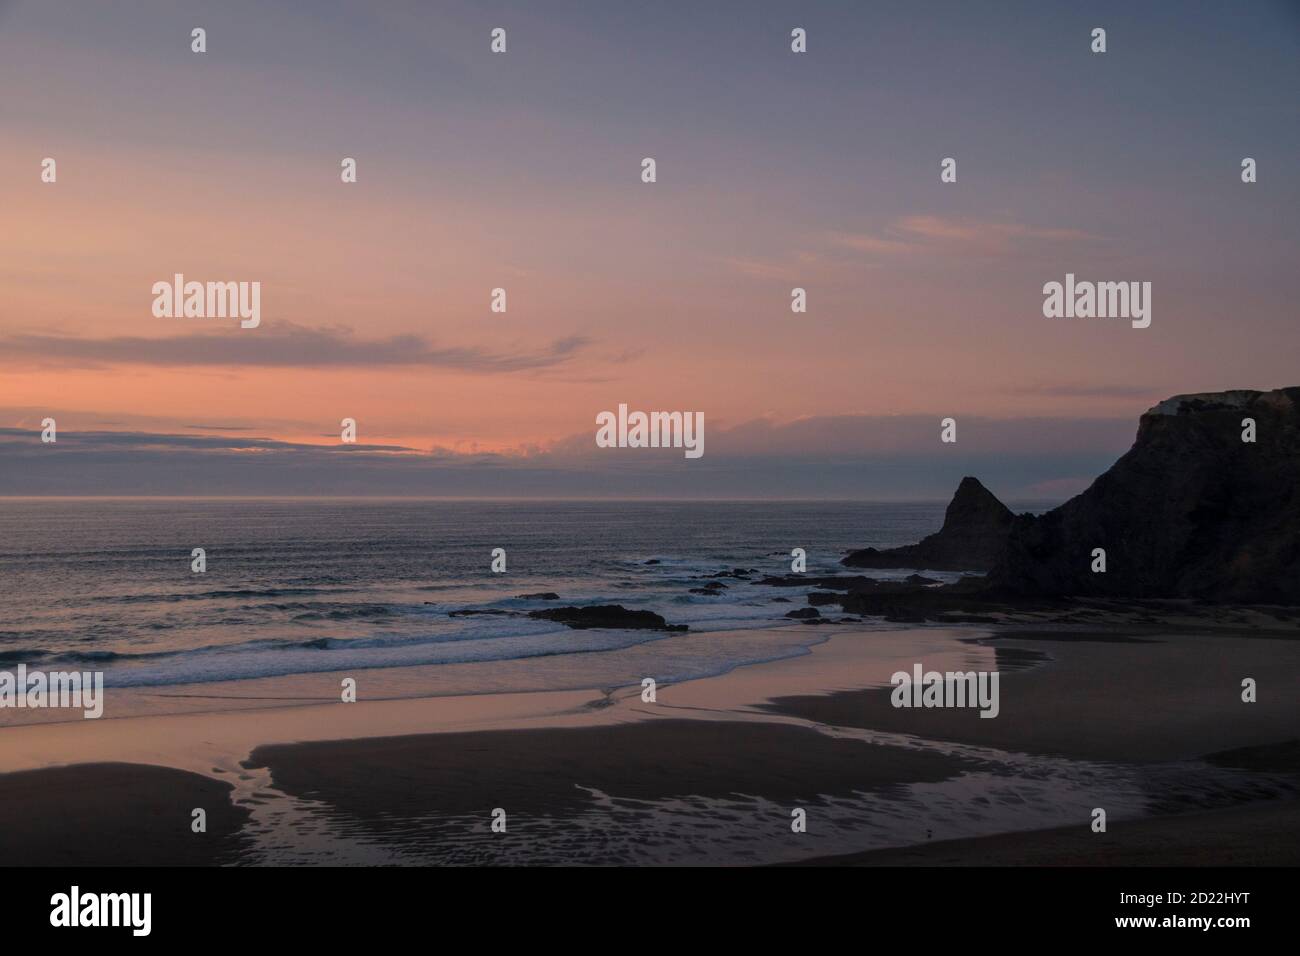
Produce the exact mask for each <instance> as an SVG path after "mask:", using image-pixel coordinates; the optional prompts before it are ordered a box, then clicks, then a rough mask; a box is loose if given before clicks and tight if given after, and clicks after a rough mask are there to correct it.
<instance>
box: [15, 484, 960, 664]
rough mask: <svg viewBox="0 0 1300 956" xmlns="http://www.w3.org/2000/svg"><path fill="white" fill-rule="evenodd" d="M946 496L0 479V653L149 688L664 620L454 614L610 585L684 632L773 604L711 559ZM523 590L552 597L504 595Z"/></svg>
mask: <svg viewBox="0 0 1300 956" xmlns="http://www.w3.org/2000/svg"><path fill="white" fill-rule="evenodd" d="M944 507H945V504H944V503H942V502H928V503H909V504H880V503H862V502H844V503H809V502H773V503H753V502H722V503H716V502H707V503H706V502H617V501H610V502H571V501H559V502H517V501H511V502H504V501H442V500H439V501H433V500H423V501H412V500H374V499H312V500H307V499H219V500H218V499H7V500H4V501H0V581H3V588H2V590H0V666H6V665H16V664H17V663H26V664H27V665H28V666H29V667H42V668H55V667H57V668H75V669H83V670H102V671H103V672H104V675H105V685H106V686H109V687H146V686H159V685H170V684H182V683H195V682H209V681H226V680H236V679H245V678H257V677H276V676H283V675H288V674H303V673H316V672H323V671H339V670H353V669H371V668H393V667H402V666H410V665H438V664H453V663H464V662H484V661H520V660H527V659H530V658H536V657H542V656H551V655H565V654H578V653H582V652H590V651H606V650H618V649H622V648H627V647H630V646H632V645H637V644H643V643H648V642H654V641H658V640H661V639H663V638H664V637H665V636H666V634H665V633H664V632H657V631H635V630H573V629H570V628H568V627H566V626H564V625H559V624H555V623H552V622H548V621H541V620H535V619H530V618H527V617H521V616H514V615H507V614H500V615H494V614H488V615H474V616H465V617H453V616H450V615H449V612H452V611H460V610H471V609H473V610H491V611H506V612H526V611H528V610H532V609H536V608H543V607H554V606H558V605H569V604H606V603H608V604H622V605H624V606H625V607H628V608H643V609H648V610H652V611H655V612H657V613H659V614H661V615H663V616H664V617H665V618H666V619H667V620H668V621H669V623H672V624H685V625H688V626H689V628H690V631H691V632H692V633H708V632H715V631H724V630H733V629H737V628H763V627H775V626H778V625H789V624H790V622H789V621H788V620H785V619H784V618H783V615H784V613H785V612H786V611H787V610H789V605H785V604H782V603H773V601H772V598H773V597H775V596H778V595H779V594H780V593H781V592H780V591H779V590H778V589H774V588H771V587H767V586H760V585H757V584H755V583H750V582H748V581H743V580H739V579H735V578H725V579H717V580H722V581H723V582H724V583H725V584H726V588H725V589H719V591H718V593H717V594H716V595H702V594H692V593H690V591H691V589H692V588H699V587H700V586H701V585H702V584H703V583H705V579H706V578H707V577H708V576H709V575H713V574H716V573H718V572H720V571H726V570H730V569H735V568H747V569H755V570H756V571H758V572H760V573H759V574H755V575H753V576H752V577H753V578H755V579H757V578H758V577H760V576H761V575H762V574H782V573H786V572H788V571H789V570H790V561H791V558H790V552H791V549H792V548H796V547H800V548H803V549H805V551H806V552H807V562H808V573H809V574H816V573H834V572H836V571H839V570H842V568H840V566H839V564H838V561H839V559H840V557H841V556H842V555H843V553H844V552H845V551H846V550H849V549H852V548H858V547H864V546H868V545H870V546H876V547H889V546H893V545H898V544H906V543H909V542H914V541H917V540H919V539H920V538H921V537H923V536H924V535H926V534H929V533H931V532H933V531H935V530H937V529H938V528H939V526H940V525H941V524H942V521H943V511H944ZM194 548H203V549H204V551H205V556H206V570H205V571H204V572H203V573H196V572H194V571H192V570H191V553H192V550H193V549H194ZM495 548H503V549H504V550H505V552H506V571H505V572H504V573H494V572H492V571H491V569H490V565H491V558H492V551H493V549H495ZM872 573H873V574H877V575H879V576H881V577H890V576H891V575H892V574H893V573H892V572H872ZM902 573H905V572H902ZM893 576H897V575H893ZM937 576H938V577H941V578H944V579H950V578H952V577H955V576H954V575H937ZM538 592H555V593H556V594H558V595H559V597H560V600H559V601H544V600H538V599H535V598H532V599H530V598H525V597H521V595H526V594H535V593H538ZM797 603H802V602H801V601H797ZM809 630H812V629H809ZM795 652H797V651H795V650H792V649H791V647H790V646H789V645H788V644H785V645H774V646H773V647H771V648H770V649H769V651H767V652H765V651H764V650H763V649H762V648H761V646H756V645H754V644H753V643H743V644H738V645H737V646H735V647H722V646H715V647H713V648H711V649H710V653H708V654H701V655H694V656H691V657H690V658H689V659H688V660H682V661H680V662H679V666H680V668H681V670H680V672H677V673H666V674H661V677H662V678H663V679H666V680H681V679H687V678H692V677H701V676H706V675H710V674H717V673H722V672H724V671H726V670H728V669H730V668H732V667H734V666H736V665H737V664H740V663H750V662H754V661H756V660H762V659H765V657H766V658H769V659H770V657H773V656H782V655H785V654H789V653H795ZM591 676H592V675H589V674H580V673H570V674H567V675H566V677H565V678H563V680H565V681H566V682H568V683H570V684H572V685H573V686H592V685H591V684H590V683H586V684H585V685H584V684H583V683H582V682H583V681H584V680H586V681H589V680H590V678H591ZM599 676H601V677H602V679H609V676H608V675H599ZM551 681H552V683H554V678H552V679H551ZM539 689H545V687H543V688H539Z"/></svg>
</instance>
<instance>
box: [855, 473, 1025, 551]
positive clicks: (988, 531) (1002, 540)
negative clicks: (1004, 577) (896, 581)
mask: <svg viewBox="0 0 1300 956" xmlns="http://www.w3.org/2000/svg"><path fill="white" fill-rule="evenodd" d="M1014 518H1015V516H1014V515H1013V514H1012V513H1011V510H1010V509H1009V508H1008V507H1007V506H1006V505H1004V504H1003V503H1002V502H1000V501H998V499H997V498H996V497H995V496H994V495H993V493H992V492H991V491H989V490H988V489H987V488H985V487H984V486H983V485H982V484H980V483H979V481H978V480H977V479H975V478H970V477H966V478H963V479H962V480H961V484H960V485H958V486H957V493H956V494H955V495H953V498H952V501H950V502H949V503H948V510H947V511H946V512H945V513H944V516H943V527H942V528H940V529H939V530H938V531H936V532H935V533H934V534H932V535H930V536H929V537H927V538H923V539H922V540H921V542H920V543H919V544H910V545H906V546H904V547H901V548H886V549H885V550H883V551H879V550H877V549H875V548H864V549H863V550H861V551H854V552H852V553H851V554H849V555H848V556H846V557H845V558H843V559H842V560H841V561H840V563H841V564H843V565H845V566H846V567H850V568H924V569H928V570H931V571H988V570H989V569H990V568H991V567H992V566H993V565H994V563H995V562H996V561H997V559H998V558H999V557H1001V555H1002V549H1003V547H1004V546H1005V544H1006V539H1007V535H1008V534H1009V533H1010V531H1011V525H1012V522H1013V520H1014Z"/></svg>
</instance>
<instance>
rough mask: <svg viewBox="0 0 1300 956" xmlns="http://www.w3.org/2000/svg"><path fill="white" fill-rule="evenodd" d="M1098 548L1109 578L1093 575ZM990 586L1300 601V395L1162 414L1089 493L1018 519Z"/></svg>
mask: <svg viewBox="0 0 1300 956" xmlns="http://www.w3.org/2000/svg"><path fill="white" fill-rule="evenodd" d="M1245 419H1252V420H1253V422H1254V437H1255V440H1254V441H1253V442H1249V441H1243V438H1242V436H1243V432H1244V431H1245V429H1246V427H1247V426H1246V424H1244V420H1245ZM1096 548H1101V549H1104V551H1105V559H1106V570H1105V572H1104V573H1097V572H1094V571H1093V570H1092V566H1093V563H1094V558H1093V550H1094V549H1096ZM988 583H989V585H990V587H992V588H994V589H996V590H998V591H1001V592H1004V593H1008V594H1024V595H1037V596H1060V595H1097V596H1109V597H1131V598H1163V597H1183V598H1188V597H1190V598H1201V599H1205V600H1209V601H1215V602H1233V603H1282V604H1300V387H1297V388H1284V389H1278V390H1276V391H1271V392H1257V391H1247V390H1238V391H1229V392H1216V393H1207V394H1198V395H1178V396H1175V397H1174V398H1171V399H1168V400H1167V401H1164V402H1161V403H1160V404H1159V405H1156V406H1155V407H1154V408H1152V409H1150V410H1149V411H1148V412H1147V413H1146V414H1145V415H1143V416H1142V418H1141V421H1140V423H1139V425H1138V432H1137V439H1136V441H1135V442H1134V444H1133V447H1132V448H1131V449H1130V450H1129V451H1128V452H1127V453H1126V454H1125V455H1124V456H1123V457H1122V458H1120V459H1119V461H1117V462H1116V463H1115V464H1114V465H1113V466H1111V468H1110V470H1109V471H1107V472H1106V473H1105V474H1104V475H1102V476H1101V477H1100V478H1098V479H1097V480H1096V481H1095V482H1093V483H1092V485H1091V487H1089V488H1088V490H1087V491H1085V492H1083V493H1082V494H1080V495H1078V496H1077V497H1075V498H1072V499H1071V500H1070V501H1068V502H1066V503H1065V504H1063V505H1061V506H1060V507H1059V508H1056V509H1054V510H1052V511H1049V512H1047V513H1046V514H1044V515H1041V516H1039V517H1032V516H1029V515H1020V516H1018V517H1016V518H1015V520H1014V522H1013V524H1012V527H1011V530H1010V533H1009V534H1008V535H1007V538H1006V540H1005V544H1004V545H1003V549H1002V550H1001V552H1000V554H999V555H998V557H997V559H996V561H995V562H994V565H993V568H992V570H991V571H990V573H989V577H988Z"/></svg>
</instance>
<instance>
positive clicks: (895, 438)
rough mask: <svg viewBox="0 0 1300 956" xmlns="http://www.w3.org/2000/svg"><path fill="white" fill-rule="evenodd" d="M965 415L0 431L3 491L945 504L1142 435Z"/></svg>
mask: <svg viewBox="0 0 1300 956" xmlns="http://www.w3.org/2000/svg"><path fill="white" fill-rule="evenodd" d="M959 427H960V429H961V433H960V434H961V444H959V445H956V446H953V445H942V444H941V443H940V442H939V418H938V416H937V415H936V416H912V415H908V416H876V415H836V416H818V417H812V418H804V419H799V420H797V421H792V422H774V421H771V420H768V419H756V420H753V421H747V422H742V423H740V424H737V425H735V426H732V427H725V426H723V425H722V424H720V423H718V424H714V423H712V422H709V423H708V426H707V427H706V431H705V436H706V442H705V447H706V453H705V456H704V457H703V458H701V459H697V460H687V459H686V458H684V456H683V455H682V453H681V451H680V449H671V448H662V449H599V448H597V447H596V446H595V443H594V437H593V436H594V426H593V428H592V429H591V430H588V431H583V432H580V433H577V434H574V435H571V436H569V437H567V438H565V439H562V440H560V441H556V442H553V443H550V444H549V445H547V446H545V447H537V446H521V447H519V448H517V449H513V450H511V451H507V452H481V451H478V450H476V449H474V448H473V446H472V445H471V446H469V448H468V450H457V449H449V448H434V449H431V450H427V451H426V450H423V449H414V448H409V447H406V446H402V445H342V444H339V443H338V442H337V441H334V442H332V443H330V444H321V445H317V444H308V443H299V442H289V441H280V440H277V439H273V438H257V437H251V436H243V435H210V434H202V435H195V434H172V433H162V432H159V433H150V432H140V431H132V432H91V431H86V432H77V431H74V430H71V429H63V428H61V429H60V431H59V440H58V442H57V443H56V444H49V445H46V444H42V443H41V441H40V438H39V431H36V430H32V429H20V428H0V459H2V460H3V461H4V463H5V467H4V468H3V469H0V495H87V494H99V495H187V494H188V495H363V496H364V495H371V496H373V495H397V496H407V495H409V496H430V495H434V496H436V495H451V496H468V497H491V496H506V497H575V498H610V497H628V498H638V497H651V498H654V497H663V498H722V499H728V498H730V499H735V498H779V497H804V498H843V499H864V498H865V499H887V498H894V499H911V500H915V499H921V498H930V499H934V500H945V499H946V498H947V496H949V495H951V494H952V490H953V489H954V488H956V486H957V483H958V482H959V481H960V480H961V478H962V476H963V475H968V474H973V475H977V476H979V477H980V478H981V480H983V481H985V483H986V484H988V485H989V486H990V487H991V488H993V489H994V491H995V493H1001V494H1002V495H1003V496H1004V498H1005V499H1007V500H1011V501H1014V500H1016V499H1017V498H1019V499H1021V500H1024V499H1027V498H1033V499H1041V498H1044V497H1054V496H1053V495H1051V494H1045V493H1046V492H1051V491H1053V490H1064V489H1067V488H1072V487H1074V486H1073V485H1070V484H1061V485H1054V484H1052V482H1055V481H1058V480H1060V479H1065V478H1068V479H1074V476H1078V475H1089V474H1092V475H1096V474H1100V473H1101V472H1102V471H1104V470H1105V469H1106V468H1107V467H1108V466H1109V465H1110V464H1111V463H1112V462H1113V461H1114V460H1115V458H1116V457H1118V456H1119V455H1120V454H1122V453H1123V452H1124V451H1125V450H1126V449H1127V448H1128V446H1129V445H1130V444H1131V442H1132V436H1133V423H1132V420H1131V418H1129V417H1125V418H1122V419H1121V418H1115V419H1068V418H1023V419H989V418H976V417H963V418H962V419H961V420H960V426H959ZM1076 483H1077V482H1076ZM1026 491H1031V493H1029V494H1026Z"/></svg>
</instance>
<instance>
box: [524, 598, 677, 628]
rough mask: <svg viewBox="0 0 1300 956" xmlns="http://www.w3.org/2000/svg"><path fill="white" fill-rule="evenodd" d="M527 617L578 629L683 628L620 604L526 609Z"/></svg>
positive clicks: (654, 615) (660, 617) (652, 612)
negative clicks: (527, 610)
mask: <svg viewBox="0 0 1300 956" xmlns="http://www.w3.org/2000/svg"><path fill="white" fill-rule="evenodd" d="M528 616H529V617H535V618H540V619H542V620H545V621H557V622H559V623H560V624H567V625H568V626H569V627H572V628H577V629H579V630H582V629H584V628H589V627H616V628H633V629H637V630H653V631H685V630H686V629H687V625H685V624H669V623H668V622H667V621H665V620H664V619H663V617H662V616H661V615H659V614H656V613H655V612H654V611H634V610H631V609H629V608H625V607H623V605H621V604H591V605H588V606H586V607H553V608H547V609H546V610H544V611H529V612H528Z"/></svg>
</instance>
